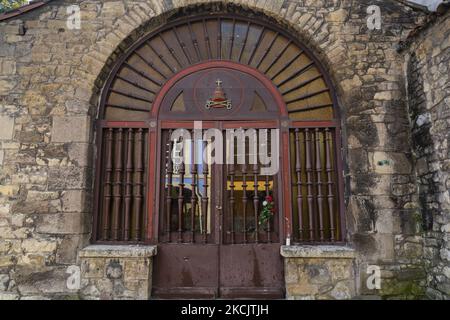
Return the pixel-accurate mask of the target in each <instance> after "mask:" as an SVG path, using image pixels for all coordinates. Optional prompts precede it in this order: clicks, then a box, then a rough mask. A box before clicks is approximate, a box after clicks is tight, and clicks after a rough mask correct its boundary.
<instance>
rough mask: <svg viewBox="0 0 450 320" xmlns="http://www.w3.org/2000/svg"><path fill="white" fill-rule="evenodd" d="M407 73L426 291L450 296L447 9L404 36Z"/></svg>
mask: <svg viewBox="0 0 450 320" xmlns="http://www.w3.org/2000/svg"><path fill="white" fill-rule="evenodd" d="M409 43H410V47H409V48H407V49H406V50H405V54H406V56H407V60H408V62H407V65H406V72H407V79H408V85H407V87H408V98H409V113H410V117H411V127H412V137H413V147H414V153H415V158H416V172H417V182H418V188H419V198H420V205H421V212H422V220H423V228H424V231H425V247H424V259H425V261H426V269H427V274H428V277H427V295H428V296H429V297H430V298H433V299H450V149H449V144H450V80H449V75H450V13H449V12H447V14H444V15H442V16H439V17H437V18H436V21H435V22H433V23H432V24H431V25H430V26H429V27H428V28H427V29H426V30H424V31H423V32H422V33H420V35H419V36H418V37H414V38H413V39H411V40H410V41H409Z"/></svg>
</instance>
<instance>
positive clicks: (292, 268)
mask: <svg viewBox="0 0 450 320" xmlns="http://www.w3.org/2000/svg"><path fill="white" fill-rule="evenodd" d="M281 255H282V256H283V257H284V274H285V282H286V298H287V299H291V300H303V299H305V300H315V299H337V300H343V299H351V298H354V297H355V296H356V281H355V279H356V277H355V258H356V254H355V251H354V250H353V249H351V248H348V247H342V246H282V247H281Z"/></svg>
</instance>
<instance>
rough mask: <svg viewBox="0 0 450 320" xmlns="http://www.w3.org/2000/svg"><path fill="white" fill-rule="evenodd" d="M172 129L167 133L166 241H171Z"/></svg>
mask: <svg viewBox="0 0 450 320" xmlns="http://www.w3.org/2000/svg"><path fill="white" fill-rule="evenodd" d="M171 136H172V130H169V135H168V138H167V139H168V141H169V142H168V144H167V146H168V150H169V151H168V153H167V159H166V161H167V168H166V170H167V194H166V209H167V212H166V234H167V237H168V241H169V242H170V241H171V231H172V228H171V215H172V178H173V163H172V148H173V143H172V139H171Z"/></svg>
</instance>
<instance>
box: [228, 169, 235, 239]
mask: <svg viewBox="0 0 450 320" xmlns="http://www.w3.org/2000/svg"><path fill="white" fill-rule="evenodd" d="M228 170H229V171H228V175H229V176H230V218H231V222H230V223H231V226H230V227H231V230H230V233H231V244H234V240H235V238H234V204H235V198H234V189H235V185H234V175H235V171H234V165H233V164H230V165H229V166H228Z"/></svg>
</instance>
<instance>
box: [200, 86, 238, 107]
mask: <svg viewBox="0 0 450 320" xmlns="http://www.w3.org/2000/svg"><path fill="white" fill-rule="evenodd" d="M222 83H223V81H222V80H220V79H217V80H216V85H217V87H216V90H215V91H214V94H213V96H212V98H211V99H209V100H208V101H207V102H206V106H205V107H206V109H211V108H227V109H228V110H230V109H231V108H232V106H231V100H229V99H227V97H226V94H225V92H224V91H223V88H222Z"/></svg>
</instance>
